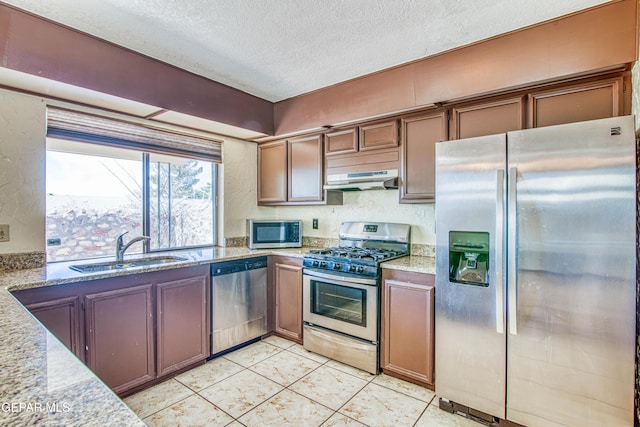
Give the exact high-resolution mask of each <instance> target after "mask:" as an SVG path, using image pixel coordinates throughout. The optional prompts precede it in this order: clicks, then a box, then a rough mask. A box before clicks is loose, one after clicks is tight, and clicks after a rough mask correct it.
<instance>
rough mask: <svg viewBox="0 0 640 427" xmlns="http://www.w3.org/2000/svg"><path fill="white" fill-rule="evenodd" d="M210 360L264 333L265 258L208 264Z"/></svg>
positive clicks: (265, 306) (265, 300)
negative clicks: (209, 285) (209, 275)
mask: <svg viewBox="0 0 640 427" xmlns="http://www.w3.org/2000/svg"><path fill="white" fill-rule="evenodd" d="M211 331H212V332H211V357H214V356H217V355H219V354H221V353H224V352H226V351H228V350H229V349H232V348H235V347H238V346H240V345H242V344H245V343H247V342H250V341H252V340H254V339H256V338H259V337H261V336H262V335H264V334H266V333H267V257H265V256H263V257H254V258H247V259H238V260H232V261H223V262H216V263H213V264H211Z"/></svg>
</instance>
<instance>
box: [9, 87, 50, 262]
mask: <svg viewBox="0 0 640 427" xmlns="http://www.w3.org/2000/svg"><path fill="white" fill-rule="evenodd" d="M45 134H46V124H45V104H44V102H43V101H42V100H41V99H40V98H37V97H34V96H27V95H22V94H18V93H15V92H10V91H7V90H2V89H0V224H9V227H10V237H11V240H10V241H9V242H0V254H6V253H20V252H34V251H43V250H44V216H45V169H44V168H45V151H44V141H45Z"/></svg>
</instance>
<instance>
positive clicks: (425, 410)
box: [413, 393, 436, 427]
mask: <svg viewBox="0 0 640 427" xmlns="http://www.w3.org/2000/svg"><path fill="white" fill-rule="evenodd" d="M435 398H436V395H435V393H434V394H433V397H432V398H431V400H430V401H429V402H428V403H427V406H426V407H425V408H424V409H423V410H422V412H421V413H420V415H418V419H416V421H415V422H414V423H413V427H415V425H416V424H418V421H420V419H421V418H422V417H423V416H424V414H426V412H427V409H429V406H431V403H432V402H433V400H434V399H435Z"/></svg>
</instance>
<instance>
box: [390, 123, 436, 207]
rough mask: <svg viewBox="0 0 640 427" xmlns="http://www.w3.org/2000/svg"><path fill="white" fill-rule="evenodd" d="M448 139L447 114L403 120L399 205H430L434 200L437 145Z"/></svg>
mask: <svg viewBox="0 0 640 427" xmlns="http://www.w3.org/2000/svg"><path fill="white" fill-rule="evenodd" d="M446 139H447V116H446V112H444V111H442V112H438V113H432V114H427V115H419V116H411V117H406V118H403V119H402V147H401V148H402V150H401V151H402V154H401V156H400V177H401V182H400V203H428V202H433V200H434V197H435V180H436V177H435V157H436V156H435V154H436V152H435V144H436V142H438V141H445V140H446Z"/></svg>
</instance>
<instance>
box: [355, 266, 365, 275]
mask: <svg viewBox="0 0 640 427" xmlns="http://www.w3.org/2000/svg"><path fill="white" fill-rule="evenodd" d="M356 272H358V273H363V272H364V267H363V266H361V265H359V266H358V268H357V269H356Z"/></svg>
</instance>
